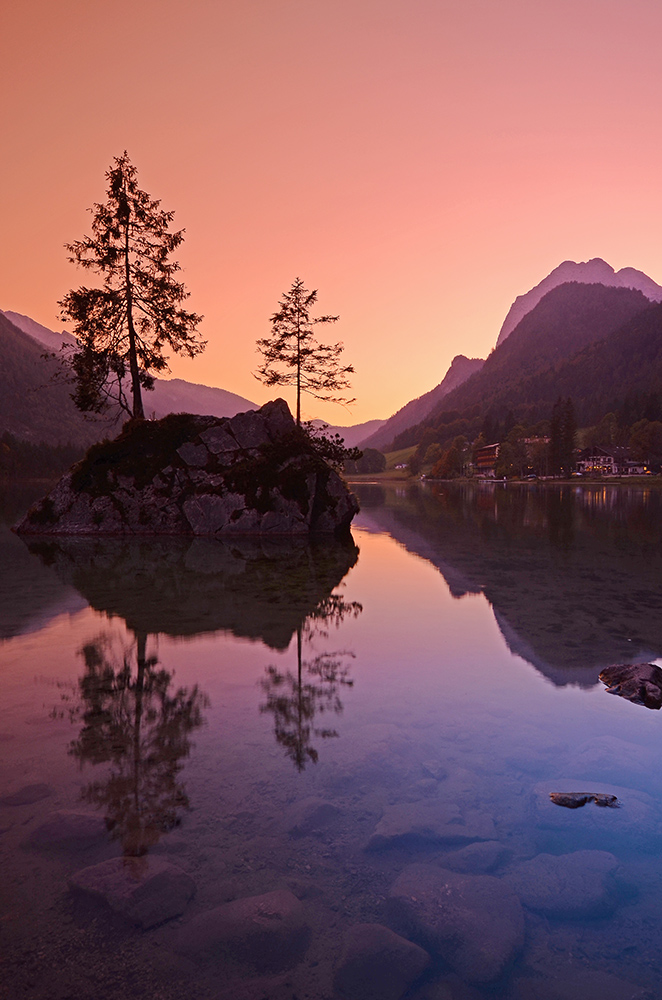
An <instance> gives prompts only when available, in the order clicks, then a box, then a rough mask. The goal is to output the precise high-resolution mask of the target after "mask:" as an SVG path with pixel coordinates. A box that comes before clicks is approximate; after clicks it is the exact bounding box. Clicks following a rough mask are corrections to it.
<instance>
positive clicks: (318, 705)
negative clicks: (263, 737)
mask: <svg viewBox="0 0 662 1000" xmlns="http://www.w3.org/2000/svg"><path fill="white" fill-rule="evenodd" d="M362 610H363V608H362V606H361V605H360V604H359V603H358V602H357V601H350V602H347V601H345V600H344V598H343V597H342V595H341V594H329V596H328V597H325V598H324V599H323V600H321V601H320V602H319V603H318V604H317V606H316V607H315V608H314V610H313V611H312V612H311V613H310V614H309V615H308V616H307V617H306V619H305V620H304V622H303V624H302V625H300V626H299V627H298V628H297V631H296V637H297V638H296V649H297V670H296V674H294V673H293V672H292V671H290V670H287V671H285V672H283V671H281V670H278V668H277V667H275V666H273V665H270V666H268V667H267V668H266V676H265V677H264V678H262V680H261V681H260V686H261V688H262V690H263V691H264V693H265V694H266V698H267V700H266V702H265V704H263V705H261V706H260V712H263V713H266V712H271V713H272V714H273V717H274V733H275V736H276V740H277V742H278V743H280V745H281V746H282V747H283V748H284V750H285V753H286V755H287V756H288V757H289V758H290V759H291V760H292V762H293V763H294V766H295V767H296V769H297V770H298V771H303V770H304V769H305V767H306V764H307V763H310V762H312V763H313V764H316V763H317V760H318V758H319V752H318V750H317V749H316V748H315V747H314V746H313V745H312V741H313V738H317V739H322V740H325V739H329V738H331V737H337V736H338V731H337V730H336V729H333V728H329V727H326V726H322V725H320V726H316V725H315V724H314V720H315V717H316V716H317V715H320V716H322V715H327V716H328V715H340V714H341V712H342V710H343V703H342V701H341V700H340V694H339V692H340V690H341V689H342V688H343V687H352V686H353V684H354V681H353V680H352V679H351V678H350V676H349V670H350V667H349V664H348V663H347V662H346V661H347V659H349V658H352V659H353V658H354V653H352V652H351V651H349V650H338V651H334V652H323V653H318V654H317V655H316V656H314V657H313V658H312V659H310V660H304V659H303V648H304V644H306V643H308V644H310V645H311V646H312V645H313V644H314V640H315V638H316V637H319V638H324V639H327V638H328V637H329V628H330V627H331V626H334V627H336V628H338V627H339V626H340V624H341V623H342V622H343V621H344V619H345V618H347V617H352V618H357V617H358V616H359V615H360V614H361V612H362Z"/></svg>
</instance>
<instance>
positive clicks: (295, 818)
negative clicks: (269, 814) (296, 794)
mask: <svg viewBox="0 0 662 1000" xmlns="http://www.w3.org/2000/svg"><path fill="white" fill-rule="evenodd" d="M340 814H341V813H340V809H339V808H338V806H336V805H334V804H333V802H327V801H326V800H325V799H318V798H312V797H311V798H307V799H302V800H301V801H300V802H295V803H294V805H293V806H292V807H291V808H290V809H288V810H287V812H286V814H285V828H286V830H287V832H288V833H289V835H290V837H294V838H296V837H310V836H319V835H320V834H321V833H323V832H324V831H325V830H327V829H328V828H329V827H330V826H331V825H332V824H333V823H334V822H335V820H336V819H338V818H339V816H340Z"/></svg>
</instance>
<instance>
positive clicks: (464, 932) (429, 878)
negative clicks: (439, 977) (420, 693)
mask: <svg viewBox="0 0 662 1000" xmlns="http://www.w3.org/2000/svg"><path fill="white" fill-rule="evenodd" d="M387 912H388V915H389V923H390V924H391V926H392V927H393V929H394V930H396V931H398V933H401V934H403V935H404V936H405V937H407V938H409V939H410V940H412V941H415V942H416V943H417V944H420V945H421V947H423V948H425V949H426V950H427V951H428V952H430V953H431V954H432V955H438V956H440V957H441V958H442V959H443V960H444V961H445V962H447V963H448V965H450V966H451V968H452V969H453V970H454V971H455V972H457V973H458V975H460V976H461V977H462V978H463V979H465V980H466V981H467V982H469V983H476V984H478V983H490V982H492V981H493V980H495V979H498V978H499V977H500V976H501V975H502V974H503V973H504V972H505V970H506V969H507V968H508V966H509V965H510V964H511V962H512V961H513V960H514V958H515V957H516V956H517V955H518V954H519V952H520V951H521V949H522V946H523V944H524V914H523V912H522V907H521V904H520V901H519V899H518V898H517V896H516V895H515V894H514V892H513V891H512V889H511V888H510V886H509V885H508V884H507V883H505V882H504V881H503V880H502V879H498V878H494V877H493V876H491V875H461V874H458V873H457V872H451V871H448V870H446V869H443V868H437V867H435V866H434V865H422V864H415V865H409V866H408V867H407V868H405V869H404V871H403V872H402V873H401V874H400V876H399V877H398V879H397V880H396V881H395V883H394V885H393V887H392V889H391V891H390V894H389V898H388V900H387Z"/></svg>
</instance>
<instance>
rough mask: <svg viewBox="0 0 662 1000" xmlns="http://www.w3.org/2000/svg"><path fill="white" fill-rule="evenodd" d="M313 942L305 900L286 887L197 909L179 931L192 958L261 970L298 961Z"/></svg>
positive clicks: (179, 944)
mask: <svg viewBox="0 0 662 1000" xmlns="http://www.w3.org/2000/svg"><path fill="white" fill-rule="evenodd" d="M309 942H310V926H309V923H308V920H307V918H306V911H305V908H304V906H303V904H302V903H301V902H300V901H299V900H298V899H297V898H296V896H295V895H294V894H293V893H292V892H290V891H289V890H288V889H277V890H275V891H274V892H266V893H264V894H263V895H260V896H248V897H244V898H243V899H235V900H233V901H232V902H231V903H224V904H223V905H222V906H217V907H216V908H215V909H213V910H207V911H206V912H204V913H199V914H198V915H197V916H195V917H194V918H193V919H192V920H191V921H190V922H188V923H187V924H186V925H185V926H184V927H182V929H181V930H180V932H179V933H178V935H177V938H176V940H175V948H176V950H177V951H179V952H181V953H183V954H184V955H188V956H191V957H194V956H195V957H199V956H200V957H205V956H206V957H209V958H212V959H213V958H220V959H229V960H231V961H233V962H237V963H239V964H240V965H244V966H247V967H249V968H252V969H255V970H257V971H259V972H278V971H281V970H283V969H289V968H291V967H292V966H294V965H296V964H297V963H298V962H299V961H300V959H301V958H302V957H303V955H304V954H305V952H306V950H307V948H308V944H309Z"/></svg>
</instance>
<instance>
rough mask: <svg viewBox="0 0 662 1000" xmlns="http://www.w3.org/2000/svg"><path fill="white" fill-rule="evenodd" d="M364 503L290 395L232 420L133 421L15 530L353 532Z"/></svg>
mask: <svg viewBox="0 0 662 1000" xmlns="http://www.w3.org/2000/svg"><path fill="white" fill-rule="evenodd" d="M357 511H358V502H357V500H356V498H355V497H354V496H353V494H352V493H350V492H349V490H348V489H347V487H346V486H345V484H344V482H343V481H342V480H341V479H340V477H339V476H338V475H337V473H336V472H335V471H334V470H333V469H332V468H331V466H330V465H329V464H328V463H327V462H326V461H325V460H324V458H322V456H321V455H320V453H319V450H318V448H316V446H315V444H314V442H312V441H311V439H310V438H309V437H308V435H306V434H305V433H304V432H303V431H302V430H301V429H300V428H297V427H296V425H295V423H294V420H293V419H292V415H291V413H290V411H289V409H288V407H287V404H286V403H285V402H284V401H283V400H282V399H277V400H275V401H273V402H271V403H267V404H266V405H265V406H263V407H262V408H261V409H260V410H251V411H248V412H247V413H239V414H237V415H236V416H235V417H231V418H217V417H201V416H195V415H192V414H187V413H177V414H171V415H170V416H168V417H164V418H163V419H162V420H148V421H139V422H136V421H130V422H129V423H128V424H127V425H126V426H125V428H124V429H123V431H122V433H121V434H120V435H119V437H117V438H116V439H115V440H113V441H104V442H102V443H101V444H99V445H94V446H93V447H92V448H91V449H90V450H89V451H88V453H87V455H86V456H85V458H84V459H83V460H82V462H80V463H78V465H76V466H74V468H73V469H72V470H71V471H70V472H69V473H68V474H67V475H66V476H64V478H63V479H62V480H60V482H59V483H58V485H57V486H56V487H55V489H54V490H53V491H52V492H51V493H50V494H49V495H48V496H47V497H45V498H44V499H43V500H41V501H39V503H37V504H35V506H34V507H32V508H31V509H30V510H29V511H28V513H27V514H26V516H25V517H24V518H23V520H22V521H21V522H20V523H19V524H18V525H17V527H16V530H17V531H18V532H19V533H24V534H37V535H55V534H56V535H201V536H227V535H235V534H244V535H246V534H248V535H308V534H311V533H312V534H315V533H327V534H328V533H336V534H337V533H340V532H343V531H347V529H348V528H349V525H350V523H351V520H352V518H353V517H354V514H356V513H357Z"/></svg>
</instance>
